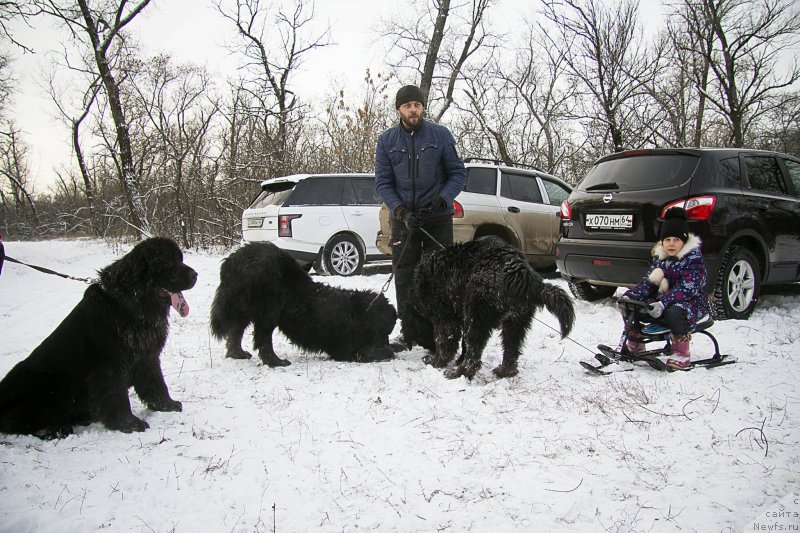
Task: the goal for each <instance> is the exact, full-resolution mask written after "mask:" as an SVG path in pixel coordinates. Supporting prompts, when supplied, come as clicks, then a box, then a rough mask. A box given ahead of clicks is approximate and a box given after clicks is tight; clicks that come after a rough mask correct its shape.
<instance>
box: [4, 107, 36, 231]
mask: <svg viewBox="0 0 800 533" xmlns="http://www.w3.org/2000/svg"><path fill="white" fill-rule="evenodd" d="M27 152H28V147H27V145H26V144H25V142H24V141H23V140H22V138H21V136H20V130H19V129H18V128H17V127H16V126H15V125H14V124H13V123H9V124H7V125H6V127H4V128H3V129H2V131H0V176H2V177H3V178H5V180H4V181H5V182H6V184H7V188H6V187H2V186H0V193H2V202H3V211H4V212H6V213H8V212H9V211H13V212H14V215H15V221H16V222H17V226H18V227H19V228H20V229H21V230H22V231H24V232H25V233H31V232H32V231H31V230H33V228H34V226H35V225H36V222H37V219H38V213H37V210H36V203H35V201H34V194H33V192H32V191H30V190H29V184H28V177H29V174H30V171H29V169H28V162H27ZM6 191H7V192H6ZM8 196H10V197H11V200H12V202H13V203H12V205H10V206H9V205H8V200H7V198H8ZM7 223H8V222H7ZM23 226H24V227H23Z"/></svg>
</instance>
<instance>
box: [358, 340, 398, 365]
mask: <svg viewBox="0 0 800 533" xmlns="http://www.w3.org/2000/svg"><path fill="white" fill-rule="evenodd" d="M389 359H394V351H393V350H392V349H391V348H390V347H389V345H388V344H386V345H383V346H371V347H369V348H367V349H365V350H363V351H361V352H359V353H357V354H356V356H355V360H356V361H357V362H359V363H374V362H377V361H388V360H389Z"/></svg>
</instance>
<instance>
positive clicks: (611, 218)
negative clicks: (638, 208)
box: [585, 213, 633, 229]
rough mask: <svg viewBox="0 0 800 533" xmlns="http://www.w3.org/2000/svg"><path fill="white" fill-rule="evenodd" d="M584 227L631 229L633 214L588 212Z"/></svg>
mask: <svg viewBox="0 0 800 533" xmlns="http://www.w3.org/2000/svg"><path fill="white" fill-rule="evenodd" d="M585 224H586V227H587V228H593V229H631V228H632V227H633V215H620V214H607V215H600V214H594V213H589V214H587V215H586V222H585Z"/></svg>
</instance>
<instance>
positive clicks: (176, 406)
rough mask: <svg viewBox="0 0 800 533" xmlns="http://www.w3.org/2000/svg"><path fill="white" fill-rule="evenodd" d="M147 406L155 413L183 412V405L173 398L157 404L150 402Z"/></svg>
mask: <svg viewBox="0 0 800 533" xmlns="http://www.w3.org/2000/svg"><path fill="white" fill-rule="evenodd" d="M147 406H148V407H149V408H150V409H152V410H153V411H178V412H180V411H183V404H182V403H181V402H179V401H178V400H173V399H172V398H165V399H163V400H159V401H157V402H149V403H148V404H147Z"/></svg>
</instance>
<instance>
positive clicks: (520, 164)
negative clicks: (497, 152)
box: [464, 157, 547, 174]
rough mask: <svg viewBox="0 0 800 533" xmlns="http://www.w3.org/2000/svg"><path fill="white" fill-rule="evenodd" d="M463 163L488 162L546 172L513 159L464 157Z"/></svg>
mask: <svg viewBox="0 0 800 533" xmlns="http://www.w3.org/2000/svg"><path fill="white" fill-rule="evenodd" d="M464 163H489V164H490V165H498V166H502V167H512V168H515V167H516V168H527V169H530V170H535V171H537V172H542V173H544V174H547V172H546V171H544V170H542V169H541V168H539V167H536V166H533V165H526V164H525V163H516V162H513V161H512V162H510V163H509V162H508V161H501V160H500V159H491V158H488V157H467V158H466V159H464Z"/></svg>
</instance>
